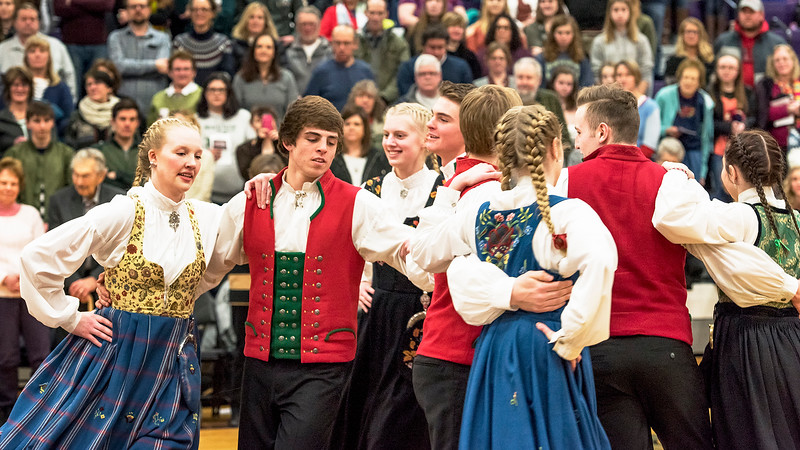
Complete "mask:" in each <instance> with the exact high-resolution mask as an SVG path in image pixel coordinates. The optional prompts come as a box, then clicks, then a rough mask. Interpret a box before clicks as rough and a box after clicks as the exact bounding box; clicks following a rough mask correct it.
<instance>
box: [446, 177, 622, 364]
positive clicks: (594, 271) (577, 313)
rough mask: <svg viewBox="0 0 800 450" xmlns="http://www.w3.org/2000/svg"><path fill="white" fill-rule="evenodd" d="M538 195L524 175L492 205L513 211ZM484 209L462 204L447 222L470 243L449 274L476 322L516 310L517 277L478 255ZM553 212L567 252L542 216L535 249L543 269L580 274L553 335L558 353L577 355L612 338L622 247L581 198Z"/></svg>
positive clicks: (455, 294)
mask: <svg viewBox="0 0 800 450" xmlns="http://www.w3.org/2000/svg"><path fill="white" fill-rule="evenodd" d="M551 190H552V187H548V191H551ZM535 200H536V190H535V188H534V187H533V183H532V182H531V179H530V178H528V177H522V178H520V179H519V181H518V184H517V186H516V187H514V189H512V190H510V191H504V192H500V193H498V194H497V195H495V196H494V197H493V198H492V200H491V203H490V206H491V207H492V208H493V209H496V210H509V209H516V208H520V207H524V206H528V205H531V202H532V201H533V202H535ZM479 209H480V205H476V204H473V205H470V206H469V207H467V208H461V209H459V211H458V212H457V213H456V214H455V215H454V216H452V217H451V218H450V219H448V220H447V221H446V222H445V224H446V228H448V229H450V230H451V233H452V234H453V235H455V236H457V238H458V239H459V240H460V241H461V242H462V243H463V244H464V245H466V246H468V247H469V257H466V258H465V257H459V258H456V259H454V260H453V261H452V263H450V267H449V268H448V269H447V278H448V281H449V283H448V284H449V286H450V294H451V296H452V298H453V306H454V307H455V309H456V311H458V313H459V314H460V315H461V317H462V318H463V319H464V321H465V322H467V323H468V324H471V325H486V324H489V323H491V322H492V321H494V320H495V319H496V318H497V317H499V316H500V315H502V314H503V313H504V312H506V311H508V310H513V309H515V308H513V307H511V305H510V300H511V290H512V288H513V285H514V280H515V279H514V278H511V277H508V276H507V275H506V274H505V272H503V271H502V270H501V269H499V268H498V267H497V266H495V265H494V264H492V263H488V262H481V261H480V260H479V259H478V257H477V256H475V255H476V253H477V248H476V243H475V218H476V217H477V215H478V211H479ZM550 215H551V218H552V222H553V226H554V227H555V232H556V234H566V236H567V249H566V252H562V251H560V250H556V249H555V247H554V246H553V239H552V235H551V234H550V231H549V230H548V229H547V225H546V224H545V223H544V221H542V222H540V223H539V226H538V227H537V228H536V230H535V231H534V233H533V242H532V247H533V254H534V256H535V257H536V260H537V261H538V263H539V265H540V266H542V267H543V268H544V269H547V270H551V271H555V272H558V273H559V274H561V275H562V276H564V277H570V276H572V275H573V274H575V273H577V272H579V273H580V277H579V278H578V280H577V281H576V282H575V285H574V286H573V288H572V296H571V297H570V301H569V302H568V303H567V306H566V307H565V308H564V311H563V312H562V314H561V329H560V330H557V331H556V334H555V336H553V338H552V339H551V342H554V343H555V345H554V347H553V349H554V350H555V351H556V352H557V353H558V354H559V356H561V357H562V358H564V359H567V360H572V359H575V358H577V357H578V355H579V354H580V352H581V350H582V349H583V348H584V347H586V346H589V345H594V344H597V343H598V342H601V341H603V340H605V339H608V334H609V324H610V320H611V286H612V284H613V282H614V271H616V270H617V247H616V244H615V243H614V239H613V238H612V237H611V233H610V232H609V231H608V229H607V228H606V227H605V225H603V222H602V221H601V220H600V217H599V216H598V215H597V213H595V212H594V210H593V209H592V208H591V207H589V205H587V204H586V203H584V202H583V201H581V200H577V199H569V200H566V201H563V202H561V203H558V204H557V205H554V206H552V207H551V208H550Z"/></svg>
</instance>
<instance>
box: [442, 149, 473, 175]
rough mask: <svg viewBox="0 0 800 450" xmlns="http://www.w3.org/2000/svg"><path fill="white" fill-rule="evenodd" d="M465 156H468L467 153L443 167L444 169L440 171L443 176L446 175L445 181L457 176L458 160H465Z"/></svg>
mask: <svg viewBox="0 0 800 450" xmlns="http://www.w3.org/2000/svg"><path fill="white" fill-rule="evenodd" d="M464 156H467V153H466V152H464V153H462V154H460V155H458V156H456V157H455V158H453V160H452V161H450V162H448V163H447V164H443V165H442V167H441V168H440V169H439V170H440V171H441V172H442V175H444V179H445V180H449V179H450V178H453V175H455V174H456V160H457V159H458V158H463V157H464Z"/></svg>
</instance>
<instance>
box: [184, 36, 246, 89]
mask: <svg viewBox="0 0 800 450" xmlns="http://www.w3.org/2000/svg"><path fill="white" fill-rule="evenodd" d="M172 50H173V51H176V50H184V51H187V52H189V53H191V54H192V56H193V57H194V61H195V64H196V65H197V76H196V77H195V81H196V82H197V84H199V85H201V86H202V85H203V83H205V81H206V79H207V78H208V76H209V75H211V73H212V72H217V71H222V72H227V73H228V74H229V75H230V76H233V74H234V73H235V71H236V70H235V62H234V61H233V45H232V44H231V41H230V39H228V38H227V37H225V36H224V35H222V34H220V33H215V32H214V31H213V30H209V31H207V32H205V33H197V32H196V31H194V29H192V30H191V31H188V32H186V33H181V34H179V35H177V36H175V40H174V41H173V42H172Z"/></svg>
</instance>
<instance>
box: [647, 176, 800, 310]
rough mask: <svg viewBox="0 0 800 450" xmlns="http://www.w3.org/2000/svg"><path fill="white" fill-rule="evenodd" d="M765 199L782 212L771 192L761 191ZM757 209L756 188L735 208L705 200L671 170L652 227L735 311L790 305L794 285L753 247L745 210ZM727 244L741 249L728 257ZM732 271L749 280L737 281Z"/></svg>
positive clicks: (754, 232) (754, 219) (750, 216)
mask: <svg viewBox="0 0 800 450" xmlns="http://www.w3.org/2000/svg"><path fill="white" fill-rule="evenodd" d="M764 194H765V196H766V198H767V202H768V203H769V204H770V205H772V206H774V207H777V208H785V207H786V204H785V203H784V201H783V200H778V199H777V198H776V197H775V194H774V192H773V191H772V188H770V187H766V188H764ZM756 203H760V200H759V198H758V194H757V192H756V190H755V188H752V189H748V190H746V191H744V192H742V193H740V194H739V198H738V202H736V203H724V202H720V201H718V200H713V201H712V200H709V197H708V193H707V192H706V190H705V189H704V188H703V187H702V186H700V184H699V183H697V182H696V181H694V180H689V179H688V178H687V176H686V174H684V173H683V172H682V171H679V170H669V171H667V173H666V175H664V179H663V180H662V182H661V187H660V188H659V190H658V196H657V197H656V204H655V211H654V212H653V225H654V226H655V227H656V229H657V230H658V231H659V232H661V234H663V235H664V237H666V238H667V239H669V240H670V241H671V242H674V243H676V244H684V246H685V247H686V249H687V250H688V251H689V252H690V253H692V254H693V255H695V256H696V257H697V258H698V259H700V260H701V261H703V263H704V264H705V265H706V268H708V272H709V274H710V275H711V278H713V279H714V281H715V282H716V283H717V285H718V286H719V287H720V288H721V289H722V290H723V291H725V293H726V294H727V295H728V296H729V297H730V298H731V300H733V301H734V302H735V303H736V304H737V305H739V306H742V307H748V306H755V305H759V304H762V303H766V302H780V301H782V299H786V300H788V299H791V298H792V297H793V296H794V294H795V293H796V292H797V280H796V279H795V278H794V277H792V276H791V275H788V274H786V273H785V272H784V271H783V269H782V268H781V267H780V266H778V264H777V263H775V261H773V260H772V258H770V257H769V256H768V255H767V254H766V253H764V252H763V251H761V250H760V249H759V248H758V247H756V246H755V245H754V243H755V240H756V238H757V237H758V230H759V220H758V216H756V213H755V211H753V208H751V207H750V206H749V205H748V204H756ZM728 243H737V244H735V245H737V246H742V249H741V250H742V251H741V253H731V252H728V251H727V249H729V248H730V247H732V245H728ZM708 244H714V245H708ZM716 244H726V245H724V246H720V245H716ZM721 248H724V249H726V251H725V252H723V251H721ZM744 250H748V251H747V252H744ZM733 268H735V269H736V271H737V272H740V273H745V274H748V275H749V276H748V277H747V278H746V279H738V278H736V277H735V275H734V274H733V273H732V272H733V270H732V269H733Z"/></svg>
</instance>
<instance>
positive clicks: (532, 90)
mask: <svg viewBox="0 0 800 450" xmlns="http://www.w3.org/2000/svg"><path fill="white" fill-rule="evenodd" d="M541 85H542V66H541V64H539V62H538V61H536V60H535V59H533V58H530V57H526V58H520V59H519V61H517V62H516V63H515V64H514V85H513V86H511V87H513V88H515V89H516V90H517V92H518V93H519V96H520V98H522V103H523V104H524V105H526V106H527V105H535V104H539V105H542V106H544V107H545V108H547V110H548V111H551V112H552V113H553V114H555V115H556V117H557V118H558V121H559V123H561V142H562V143H563V144H564V147H565V148H568V147H572V140H571V139H570V137H569V131H568V130H567V121H566V119H564V110H562V109H561V102H559V101H558V96H557V95H556V93H555V92H553V91H551V90H549V89H540V86H541Z"/></svg>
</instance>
